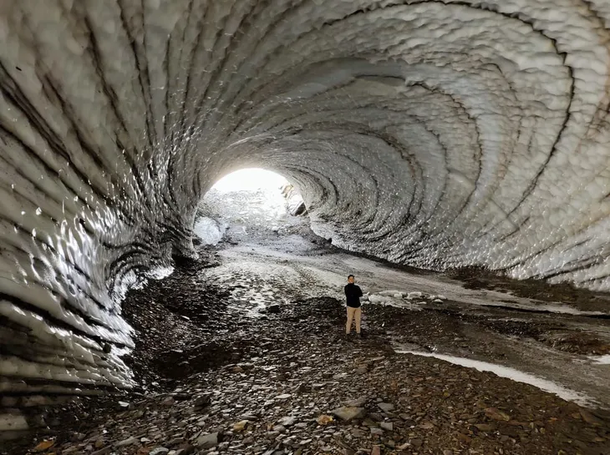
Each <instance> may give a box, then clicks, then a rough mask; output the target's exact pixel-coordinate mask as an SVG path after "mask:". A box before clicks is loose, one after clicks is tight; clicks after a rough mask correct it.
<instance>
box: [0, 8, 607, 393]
mask: <svg viewBox="0 0 610 455" xmlns="http://www.w3.org/2000/svg"><path fill="white" fill-rule="evenodd" d="M0 44H1V45H0V97H1V98H0V149H1V153H0V193H1V194H0V213H1V220H0V246H1V250H0V278H1V279H0V292H1V293H2V295H1V300H0V329H1V330H0V344H1V345H2V351H1V352H2V354H1V356H0V392H2V391H6V390H35V389H36V390H55V391H60V390H64V389H70V388H72V387H74V386H75V385H77V384H78V386H79V387H88V385H90V384H97V385H105V384H108V385H109V384H113V383H115V384H121V383H122V384H125V383H126V382H128V381H129V380H130V373H129V371H128V369H127V368H126V367H125V365H124V364H123V363H122V361H121V360H120V359H119V357H118V354H120V353H121V349H128V348H129V347H130V346H131V345H132V340H131V332H130V328H129V327H128V326H127V324H126V323H125V322H124V320H123V319H122V318H121V315H120V305H119V304H118V302H119V301H120V298H121V295H122V293H123V292H124V290H125V288H126V287H127V286H128V285H130V284H133V283H135V282H136V276H138V275H141V274H142V273H145V272H147V271H149V272H151V271H152V272H153V273H162V271H161V272H158V270H159V269H160V268H163V267H166V266H167V265H168V264H169V260H170V257H171V255H172V254H181V255H189V254H191V251H192V244H191V240H190V236H191V228H192V224H193V220H194V218H193V216H194V211H195V208H196V204H197V202H198V200H199V199H200V198H201V197H202V195H203V194H204V193H205V191H206V190H207V189H208V188H209V187H210V186H211V185H212V184H213V183H214V181H215V180H217V179H218V178H219V177H220V176H222V175H224V174H225V173H227V172H229V171H230V170H234V169H237V168H239V167H253V166H256V167H265V168H267V169H271V170H274V171H277V172H279V173H282V174H283V175H285V176H286V177H288V178H289V179H290V180H291V181H292V182H293V183H294V184H295V185H296V186H297V188H298V190H299V191H300V192H301V193H302V194H303V196H304V198H305V200H306V202H307V205H308V209H309V212H310V214H311V217H312V221H313V227H314V229H315V230H316V232H318V233H319V234H321V235H324V236H326V237H331V238H332V239H333V242H334V243H335V244H337V245H341V246H344V247H347V248H349V249H352V250H358V251H364V252H367V253H370V254H373V255H376V256H379V257H382V258H387V259H390V260H392V261H396V262H403V263H408V264H412V265H416V266H420V267H427V268H435V269H442V268H445V267H448V266H466V265H482V266H486V267H489V268H491V269H498V270H504V271H507V272H508V273H509V274H510V275H512V276H514V277H518V278H525V277H539V278H551V279H552V280H555V281H559V280H566V281H573V282H575V283H577V284H578V285H582V286H586V287H589V288H592V289H600V290H610V278H609V276H610V262H609V260H608V257H609V256H610V254H609V253H610V242H609V241H608V239H609V237H610V235H609V234H610V216H609V214H610V197H609V194H610V126H609V123H608V120H609V117H608V109H609V103H610V89H609V87H610V78H609V75H610V55H609V52H610V2H609V1H608V0H587V1H585V0H536V1H532V0H486V1H484V2H480V1H469V0H460V1H456V2H452V1H444V2H440V1H408V0H406V1H391V0H385V1H374V0H323V1H322V0H268V1H252V0H251V1H247V0H207V1H206V0H104V1H100V0H45V1H38V0H19V1H17V0H13V1H11V0H7V1H3V2H0ZM106 342H110V343H112V344H113V346H114V348H113V353H112V354H111V355H110V356H107V355H105V354H104V353H103V350H102V347H103V343H106Z"/></svg>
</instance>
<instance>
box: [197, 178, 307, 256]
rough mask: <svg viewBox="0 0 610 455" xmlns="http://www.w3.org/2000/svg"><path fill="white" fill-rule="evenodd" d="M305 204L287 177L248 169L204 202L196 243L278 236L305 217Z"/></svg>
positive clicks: (219, 185) (211, 191)
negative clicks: (270, 233) (297, 220)
mask: <svg viewBox="0 0 610 455" xmlns="http://www.w3.org/2000/svg"><path fill="white" fill-rule="evenodd" d="M306 212H307V210H306V208H305V203H304V201H303V198H302V197H301V195H300V193H299V192H298V190H297V189H296V188H295V187H294V186H293V185H292V183H290V181H289V180H288V179H286V177H284V176H283V175H280V174H278V173H277V172H274V171H271V170H267V169H262V168H244V169H239V170H237V171H234V172H230V173H228V174H226V175H224V176H223V177H222V178H220V179H219V180H218V181H217V182H216V183H215V184H214V185H213V186H212V187H211V188H210V189H209V190H208V191H207V192H206V194H205V196H204V197H203V199H202V200H201V201H200V203H199V205H198V208H197V214H196V217H195V224H194V229H193V232H194V235H195V243H203V244H205V245H216V244H218V242H220V241H221V240H222V239H223V238H225V237H226V238H232V239H243V238H246V237H249V236H252V235H254V234H255V233H258V234H266V233H269V231H271V232H275V233H278V232H279V231H280V230H281V229H286V228H287V227H289V226H291V225H292V224H294V220H291V217H293V216H299V215H305V214H306Z"/></svg>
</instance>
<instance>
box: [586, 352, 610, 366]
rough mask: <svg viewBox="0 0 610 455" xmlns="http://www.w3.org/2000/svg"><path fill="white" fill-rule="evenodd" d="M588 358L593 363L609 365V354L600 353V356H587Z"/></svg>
mask: <svg viewBox="0 0 610 455" xmlns="http://www.w3.org/2000/svg"><path fill="white" fill-rule="evenodd" d="M589 359H591V360H592V361H593V363H597V364H600V365H610V354H606V355H601V356H594V355H592V356H589Z"/></svg>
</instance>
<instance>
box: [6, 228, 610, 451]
mask: <svg viewBox="0 0 610 455" xmlns="http://www.w3.org/2000/svg"><path fill="white" fill-rule="evenodd" d="M233 234H235V235H233ZM247 234H248V235H243V231H242V230H241V228H240V229H234V230H231V229H229V230H228V231H227V236H226V237H225V239H224V241H222V242H220V243H219V244H218V245H216V246H207V247H204V246H201V245H200V246H199V247H198V250H199V253H200V259H199V260H197V261H192V262H188V263H185V264H181V265H180V266H177V267H176V269H175V271H174V273H173V274H172V275H171V276H169V277H167V278H165V279H164V280H161V281H151V282H150V283H149V284H148V285H147V286H146V287H145V288H144V289H141V290H136V291H131V292H130V293H129V294H128V296H127V298H126V300H125V302H124V305H123V314H124V316H125V318H126V320H127V321H128V322H129V323H130V324H131V325H132V326H133V327H134V328H135V329H136V349H135V350H134V351H133V353H132V354H131V355H130V356H128V357H127V358H126V359H125V360H126V362H127V363H128V365H129V366H131V367H132V368H133V370H134V374H135V378H136V380H137V382H138V384H139V386H138V388H137V389H136V390H132V391H129V392H123V391H117V393H116V394H115V395H112V396H106V397H101V398H81V399H79V400H77V401H75V402H74V403H71V404H66V405H64V406H63V407H61V408H57V407H55V408H49V409H44V408H35V407H34V408H32V409H30V420H31V421H34V420H38V421H39V427H41V428H40V431H39V432H38V433H37V434H36V436H35V437H34V440H32V439H22V440H20V441H17V442H12V443H10V444H9V443H6V444H3V445H0V453H10V454H20V453H27V452H28V450H29V451H30V452H32V453H55V454H57V455H61V454H81V453H82V454H95V455H103V454H112V453H117V454H130V455H131V454H137V455H146V454H149V455H159V454H171V455H187V454H193V453H198V454H223V453H234V454H264V455H289V454H294V455H307V454H318V453H320V454H322V453H324V454H352V455H353V454H357V453H360V454H370V453H371V452H372V450H373V448H374V446H379V448H380V453H382V454H383V453H386V454H390V453H396V454H412V455H414V454H427V453H429V454H443V455H448V454H451V455H457V454H469V455H470V454H473V455H474V454H492V453H493V454H523V455H530V454H537V455H538V454H539V455H545V454H549V455H550V454H553V455H556V454H566V455H568V454H582V455H607V454H608V453H610V413H609V411H607V410H604V409H599V408H597V406H599V405H601V407H602V408H608V407H610V394H609V393H608V385H607V384H609V383H610V372H609V371H608V369H609V367H608V365H604V364H603V363H599V362H601V361H603V360H604V359H607V358H608V355H609V354H610V329H609V327H610V320H608V319H603V318H600V317H598V316H600V315H599V314H598V313H596V312H595V311H599V309H598V308H597V307H595V309H592V308H591V307H586V308H584V310H585V311H583V308H580V309H579V308H577V306H575V305H574V301H575V298H572V297H569V298H566V299H562V298H559V297H560V296H559V295H558V294H553V295H549V294H548V292H549V291H548V290H541V289H545V288H544V287H541V288H540V289H538V291H536V292H538V294H532V296H534V297H535V298H534V299H531V298H526V295H525V294H523V292H521V293H520V292H515V291H514V288H510V286H511V284H510V283H507V282H506V281H502V280H500V279H499V278H497V277H492V276H487V275H484V274H481V275H477V274H476V273H475V272H474V271H472V270H471V271H462V272H460V273H461V275H459V276H457V278H460V279H462V280H463V281H459V280H456V279H454V278H455V275H456V274H455V273H454V274H453V275H451V274H433V273H426V272H421V273H410V272H409V271H408V270H406V269H404V268H400V267H396V266H389V265H387V264H384V263H383V262H380V261H373V260H371V259H368V258H365V257H362V256H357V255H350V254H347V253H345V252H343V251H340V250H338V249H336V248H333V247H330V246H329V245H328V244H327V242H325V241H324V240H322V239H319V238H318V237H316V236H315V235H313V234H312V233H311V231H310V230H309V229H308V228H307V227H306V221H305V220H303V221H302V222H294V223H289V224H287V225H286V226H283V227H281V228H280V229H267V228H257V229H249V230H248V233H247ZM348 273H354V274H356V277H357V281H358V283H359V284H360V285H361V286H362V287H363V289H364V291H365V292H366V293H367V296H366V300H367V302H366V303H365V306H364V320H363V331H364V333H365V334H366V337H365V338H364V339H357V338H355V337H351V338H346V337H345V335H344V334H343V332H344V308H343V306H342V295H341V292H342V286H343V284H344V281H345V277H346V275H347V274H348ZM475 280H477V281H475ZM473 281H474V282H473ZM464 282H466V285H464ZM485 282H487V283H489V284H490V285H489V286H488V287H486V286H484V285H483V284H485ZM469 283H470V284H469ZM530 285H531V284H530ZM530 285H528V286H530ZM531 286H533V285H531ZM534 287H535V286H534ZM509 288H510V289H509ZM505 291H510V292H505ZM553 292H559V291H553ZM576 294H578V293H576ZM576 294H574V295H576ZM545 295H546V298H545ZM570 295H572V294H570ZM582 295H583V296H584V297H583V298H585V297H586V298H588V299H589V300H588V302H589V303H591V302H596V301H597V299H598V298H599V296H597V295H594V296H592V295H590V294H587V293H583V294H582ZM602 297H603V296H602ZM576 300H577V299H576ZM566 304H570V305H566ZM405 351H413V352H415V353H417V355H415V354H404V353H400V352H405ZM424 355H426V356H432V355H446V356H450V357H451V358H453V359H471V360H477V361H482V362H488V363H491V364H495V365H500V366H503V367H512V368H515V369H516V370H518V372H517V373H519V372H525V373H527V374H530V375H533V376H535V377H537V378H539V379H546V380H548V381H549V383H550V382H551V381H552V383H553V384H555V385H557V388H556V390H555V392H556V393H559V394H560V395H561V396H563V397H564V398H566V399H567V401H566V400H564V399H562V398H560V397H559V396H557V395H555V394H552V393H547V392H544V391H542V390H540V389H539V388H538V387H534V386H532V385H528V384H524V383H522V382H517V381H515V380H511V379H507V378H503V377H500V376H498V375H496V374H494V373H491V372H485V371H478V370H477V369H473V368H464V367H462V366H458V365H454V364H452V363H451V362H450V361H449V362H447V361H444V360H447V358H443V359H438V358H434V357H425V356H424ZM449 360H451V359H449ZM516 379H518V380H523V378H516ZM546 385H547V386H548V384H546ZM581 404H584V405H585V407H582V406H581ZM346 406H347V407H346ZM331 417H332V418H331ZM47 446H48V447H47ZM36 448H38V450H37V451H36V450H34V449H36Z"/></svg>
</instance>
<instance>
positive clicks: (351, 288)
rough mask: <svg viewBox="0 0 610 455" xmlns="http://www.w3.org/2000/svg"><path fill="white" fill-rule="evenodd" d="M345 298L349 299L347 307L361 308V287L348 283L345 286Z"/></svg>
mask: <svg viewBox="0 0 610 455" xmlns="http://www.w3.org/2000/svg"><path fill="white" fill-rule="evenodd" d="M345 296H346V297H347V306H349V307H352V308H360V297H362V290H361V289H360V286H356V285H355V284H354V283H347V285H345Z"/></svg>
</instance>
